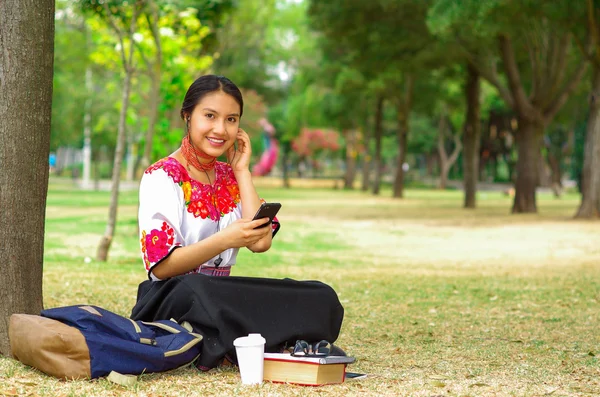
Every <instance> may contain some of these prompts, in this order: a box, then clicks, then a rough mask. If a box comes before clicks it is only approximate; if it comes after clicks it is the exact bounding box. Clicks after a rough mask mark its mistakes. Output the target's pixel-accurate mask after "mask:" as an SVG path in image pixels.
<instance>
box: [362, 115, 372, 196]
mask: <svg viewBox="0 0 600 397" xmlns="http://www.w3.org/2000/svg"><path fill="white" fill-rule="evenodd" d="M371 135H372V133H371V129H370V128H369V126H367V127H366V128H365V135H364V137H365V138H364V144H365V153H364V154H363V159H362V185H361V190H362V191H363V192H366V191H367V190H369V185H370V182H371V163H372V162H373V161H372V159H371V150H370V146H371Z"/></svg>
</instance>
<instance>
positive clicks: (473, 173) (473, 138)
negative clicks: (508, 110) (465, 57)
mask: <svg viewBox="0 0 600 397" xmlns="http://www.w3.org/2000/svg"><path fill="white" fill-rule="evenodd" d="M480 87H481V83H480V79H479V73H477V70H476V69H475V68H474V67H473V66H472V65H471V64H470V63H469V64H467V81H466V84H465V97H466V102H467V114H466V116H465V128H464V135H463V146H464V148H465V149H464V152H463V172H464V189H465V200H464V208H475V207H476V193H477V181H478V176H479V172H478V170H479V146H480V141H481V125H480V123H479V118H480V113H481V105H480V104H479V96H480V90H481V88H480Z"/></svg>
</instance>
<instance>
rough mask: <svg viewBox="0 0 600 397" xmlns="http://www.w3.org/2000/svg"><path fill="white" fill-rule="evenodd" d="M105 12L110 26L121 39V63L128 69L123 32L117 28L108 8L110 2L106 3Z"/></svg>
mask: <svg viewBox="0 0 600 397" xmlns="http://www.w3.org/2000/svg"><path fill="white" fill-rule="evenodd" d="M104 11H106V18H107V19H108V23H109V25H110V26H111V27H112V28H113V30H114V31H115V33H116V34H117V37H118V38H119V44H120V45H121V62H123V68H127V59H126V58H125V43H124V40H123V31H122V30H121V28H120V27H118V26H117V24H116V23H115V21H114V20H113V14H112V12H111V11H110V8H108V1H106V2H104Z"/></svg>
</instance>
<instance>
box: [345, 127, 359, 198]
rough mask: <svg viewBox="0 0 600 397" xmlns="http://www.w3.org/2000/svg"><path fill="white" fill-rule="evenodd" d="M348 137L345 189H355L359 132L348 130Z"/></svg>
mask: <svg viewBox="0 0 600 397" xmlns="http://www.w3.org/2000/svg"><path fill="white" fill-rule="evenodd" d="M344 135H345V136H346V173H345V175H344V189H350V190H351V189H354V179H355V178H356V156H357V152H356V140H357V131H356V130H354V129H352V130H347V131H346V132H345V134H344Z"/></svg>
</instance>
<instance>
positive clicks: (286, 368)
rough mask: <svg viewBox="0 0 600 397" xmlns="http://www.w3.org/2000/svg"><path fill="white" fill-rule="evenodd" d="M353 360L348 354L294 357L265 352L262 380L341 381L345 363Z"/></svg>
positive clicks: (298, 381) (295, 382) (279, 381)
mask: <svg viewBox="0 0 600 397" xmlns="http://www.w3.org/2000/svg"><path fill="white" fill-rule="evenodd" d="M354 361H355V359H354V357H348V356H326V357H294V356H292V355H290V354H287V353H265V361H264V380H267V381H271V382H278V383H293V384H298V385H306V386H321V385H329V384H335V383H342V382H343V381H344V378H345V373H346V365H348V364H350V363H353V362H354Z"/></svg>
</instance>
